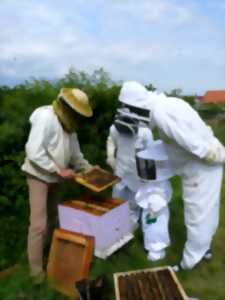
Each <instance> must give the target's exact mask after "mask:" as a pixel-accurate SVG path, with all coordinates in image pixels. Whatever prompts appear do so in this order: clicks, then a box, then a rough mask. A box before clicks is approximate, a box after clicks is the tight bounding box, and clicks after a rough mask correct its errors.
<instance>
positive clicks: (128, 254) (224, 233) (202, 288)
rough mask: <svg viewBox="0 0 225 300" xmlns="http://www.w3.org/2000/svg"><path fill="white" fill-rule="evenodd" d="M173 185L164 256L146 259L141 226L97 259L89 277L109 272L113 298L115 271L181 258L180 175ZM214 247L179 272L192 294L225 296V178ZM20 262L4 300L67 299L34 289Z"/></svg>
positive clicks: (2, 292)
mask: <svg viewBox="0 0 225 300" xmlns="http://www.w3.org/2000/svg"><path fill="white" fill-rule="evenodd" d="M218 132H219V131H218ZM219 133H220V134H218V135H219V136H221V140H222V142H223V143H225V141H224V138H225V136H224V135H223V136H222V135H221V134H222V131H221V132H219ZM223 137H224V138H223ZM173 187H174V195H173V200H172V202H171V219H170V232H171V238H172V245H171V247H170V248H169V249H168V252H167V257H166V259H165V260H162V261H160V262H158V263H151V262H148V261H147V259H146V253H145V251H144V249H143V242H142V233H141V230H140V229H139V230H137V232H136V234H135V239H133V240H132V241H130V242H129V243H128V244H127V245H126V246H124V247H123V248H121V249H120V250H119V251H117V252H116V253H114V254H113V255H112V256H110V257H109V258H108V259H107V260H101V259H96V258H95V259H94V261H93V264H92V268H91V273H90V277H91V278H95V277H97V275H99V274H102V273H104V274H105V275H106V276H107V294H108V296H109V297H110V299H111V300H113V299H114V287H113V279H112V275H113V273H115V272H123V271H128V270H135V269H142V268H150V267H156V266H165V265H173V264H176V263H177V262H179V261H180V258H181V254H182V248H183V245H184V241H185V227H184V224H183V209H182V199H181V187H180V182H179V179H178V178H174V179H173ZM209 188H210V187H209ZM12 251H13V249H12ZM212 251H213V259H212V261H210V262H202V263H200V264H199V265H198V266H197V267H196V268H195V269H194V270H191V271H184V272H180V273H179V274H178V278H179V280H180V281H181V283H182V285H183V287H184V289H185V291H186V293H187V294H188V295H189V296H191V297H197V298H199V299H200V300H225V180H224V182H223V190H222V199H221V215H220V225H219V229H218V231H217V233H216V236H215V238H214V241H213V245H212ZM19 263H20V268H19V270H18V271H17V272H16V273H15V274H14V275H12V276H10V277H7V278H5V279H0V299H1V300H16V299H18V300H19V299H20V300H23V299H24V300H26V299H27V300H28V299H52V300H53V299H54V300H60V299H62V300H63V299H67V298H66V297H64V296H63V295H60V294H58V293H55V292H53V291H50V290H49V289H48V288H47V286H44V287H43V288H42V289H41V290H35V289H34V288H33V287H32V285H31V282H30V279H29V277H28V267H27V263H26V259H25V255H23V256H22V257H21V261H20V262H19Z"/></svg>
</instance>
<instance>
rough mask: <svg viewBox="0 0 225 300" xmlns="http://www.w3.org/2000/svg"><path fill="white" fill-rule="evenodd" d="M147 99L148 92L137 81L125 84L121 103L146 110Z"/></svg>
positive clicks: (121, 94)
mask: <svg viewBox="0 0 225 300" xmlns="http://www.w3.org/2000/svg"><path fill="white" fill-rule="evenodd" d="M147 98H148V90H147V89H146V88H145V87H144V86H143V85H141V84H140V83H138V82H136V81H127V82H124V84H123V86H122V88H121V90H120V94H119V101H120V102H122V103H124V104H127V105H131V106H134V107H139V108H145V107H143V106H145V105H144V104H145V102H146V99H147Z"/></svg>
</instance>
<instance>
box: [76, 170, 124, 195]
mask: <svg viewBox="0 0 225 300" xmlns="http://www.w3.org/2000/svg"><path fill="white" fill-rule="evenodd" d="M74 179H75V181H76V182H78V183H79V184H81V185H84V186H86V187H87V188H89V189H90V190H92V191H94V192H101V191H103V190H105V189H107V188H108V187H110V186H112V185H114V184H115V183H117V182H118V181H119V180H120V178H119V177H118V176H116V175H113V174H112V173H110V172H108V171H106V170H104V169H102V168H100V167H98V166H96V167H93V168H92V169H91V170H89V171H87V172H83V173H79V174H76V175H74Z"/></svg>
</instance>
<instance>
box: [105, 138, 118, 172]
mask: <svg viewBox="0 0 225 300" xmlns="http://www.w3.org/2000/svg"><path fill="white" fill-rule="evenodd" d="M106 152H107V159H106V162H107V164H108V165H109V166H110V167H111V168H112V169H113V170H114V169H115V167H116V158H115V152H116V147H115V144H114V142H113V140H112V138H111V136H109V137H108V139H107V143H106Z"/></svg>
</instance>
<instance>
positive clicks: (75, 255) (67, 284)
mask: <svg viewBox="0 0 225 300" xmlns="http://www.w3.org/2000/svg"><path fill="white" fill-rule="evenodd" d="M93 250H94V238H93V237H90V236H83V235H81V234H78V233H74V232H69V231H66V230H62V229H56V230H55V231H54V234H53V240H52V244H51V249H50V254H49V259H48V266H47V272H48V279H49V283H50V286H51V287H52V288H54V289H55V290H57V291H59V292H61V293H63V294H65V295H67V296H69V297H73V298H74V299H79V298H78V295H77V292H76V290H75V282H76V281H79V280H81V279H84V278H87V277H88V274H89V268H90V263H91V261H92V256H93Z"/></svg>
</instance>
